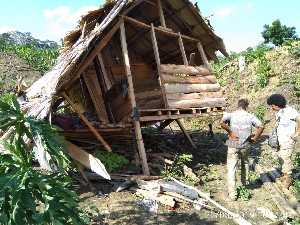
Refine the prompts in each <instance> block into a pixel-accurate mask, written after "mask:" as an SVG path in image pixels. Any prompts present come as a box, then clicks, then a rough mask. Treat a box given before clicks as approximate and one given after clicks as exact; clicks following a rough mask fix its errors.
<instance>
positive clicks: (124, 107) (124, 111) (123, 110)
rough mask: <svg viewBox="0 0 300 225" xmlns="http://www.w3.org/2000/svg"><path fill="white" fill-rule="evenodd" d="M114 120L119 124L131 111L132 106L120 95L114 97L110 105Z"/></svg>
mask: <svg viewBox="0 0 300 225" xmlns="http://www.w3.org/2000/svg"><path fill="white" fill-rule="evenodd" d="M110 107H111V111H112V114H113V116H114V120H115V121H116V122H119V121H120V120H121V119H122V118H123V117H124V116H126V115H128V114H129V113H131V111H132V109H133V108H132V105H131V103H130V100H129V99H128V98H123V97H122V93H121V94H119V95H118V96H117V97H115V98H114V99H113V100H112V101H111V104H110Z"/></svg>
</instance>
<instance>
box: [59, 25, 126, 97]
mask: <svg viewBox="0 0 300 225" xmlns="http://www.w3.org/2000/svg"><path fill="white" fill-rule="evenodd" d="M120 24H121V21H120V20H119V21H118V22H117V23H116V24H115V25H114V26H113V27H112V28H111V29H110V31H109V32H108V33H107V34H106V35H105V36H104V37H103V38H102V39H101V41H100V42H99V43H98V45H97V46H95V48H94V49H93V50H92V51H91V52H90V53H89V54H88V56H87V57H86V58H85V59H84V60H83V62H82V64H81V66H80V67H79V69H78V70H77V71H76V72H75V74H73V75H72V79H71V80H70V81H69V82H68V83H67V84H66V85H65V86H64V87H63V90H64V91H65V90H68V88H69V87H70V86H71V85H72V83H73V82H74V81H75V80H77V79H78V77H79V76H80V75H81V74H82V72H83V71H84V70H85V69H86V68H87V67H88V66H89V65H90V64H91V62H92V61H93V60H94V58H95V57H96V56H97V55H98V54H99V52H100V51H101V50H102V49H103V48H104V47H105V46H106V44H107V43H108V42H109V40H110V39H111V38H112V36H113V35H114V34H115V32H116V31H117V29H119V27H120Z"/></svg>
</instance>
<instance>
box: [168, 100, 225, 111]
mask: <svg viewBox="0 0 300 225" xmlns="http://www.w3.org/2000/svg"><path fill="white" fill-rule="evenodd" d="M168 104H169V106H170V107H171V108H179V109H186V108H193V107H221V106H226V100H225V99H224V98H211V99H207V98H205V99H191V100H180V101H177V100H168Z"/></svg>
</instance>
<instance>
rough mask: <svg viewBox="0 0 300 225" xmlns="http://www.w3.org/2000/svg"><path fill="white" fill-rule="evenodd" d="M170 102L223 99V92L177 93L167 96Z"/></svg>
mask: <svg viewBox="0 0 300 225" xmlns="http://www.w3.org/2000/svg"><path fill="white" fill-rule="evenodd" d="M166 97H167V99H168V100H177V101H179V100H190V99H204V98H222V97H223V94H222V91H215V92H201V93H189V94H184V93H176V94H167V95H166Z"/></svg>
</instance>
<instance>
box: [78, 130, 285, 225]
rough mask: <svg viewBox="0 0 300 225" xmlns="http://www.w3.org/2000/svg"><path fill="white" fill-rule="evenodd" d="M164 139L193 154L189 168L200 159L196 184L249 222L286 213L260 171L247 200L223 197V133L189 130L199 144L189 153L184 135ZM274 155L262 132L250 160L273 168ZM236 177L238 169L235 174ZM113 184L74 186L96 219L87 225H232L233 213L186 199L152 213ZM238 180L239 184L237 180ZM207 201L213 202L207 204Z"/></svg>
mask: <svg viewBox="0 0 300 225" xmlns="http://www.w3.org/2000/svg"><path fill="white" fill-rule="evenodd" d="M173 131H174V130H173ZM167 138H168V140H169V143H173V144H174V145H176V146H177V147H178V146H180V148H181V149H182V151H183V152H185V154H187V153H191V154H192V155H193V161H192V162H191V163H190V164H189V167H191V168H193V169H194V170H195V168H196V167H197V166H196V165H199V163H201V164H206V165H207V168H206V170H205V172H204V173H202V176H204V177H206V179H205V181H203V182H202V184H201V185H199V186H196V187H197V188H198V189H199V190H201V191H202V192H206V193H209V194H210V197H211V198H212V199H213V200H214V201H216V202H217V203H219V204H221V205H222V206H223V207H225V208H227V209H228V210H230V211H231V212H233V213H236V214H238V215H241V216H242V217H243V218H244V219H246V220H247V221H249V222H250V223H251V224H253V225H254V224H257V225H261V224H269V223H270V224H271V223H272V222H274V221H280V220H282V219H283V220H284V219H286V215H282V213H281V212H280V211H279V210H278V208H277V206H276V204H275V202H274V201H273V198H272V196H271V195H270V193H269V191H267V190H266V189H265V188H264V187H263V186H262V182H261V180H260V179H259V176H258V174H257V173H255V172H254V171H253V170H252V171H251V173H250V180H251V182H250V185H248V186H247V187H246V188H247V189H249V190H250V192H251V196H250V198H249V199H248V200H242V199H240V198H239V199H238V200H237V201H230V200H229V199H228V198H227V186H226V176H227V169H226V145H225V144H224V138H226V136H225V134H224V133H215V136H214V138H213V139H211V137H210V136H209V135H208V131H205V130H203V131H202V132H200V133H195V134H192V138H193V140H194V141H195V142H196V143H197V147H198V148H197V149H196V150H192V151H189V150H191V148H190V147H189V145H188V143H187V142H186V141H185V140H184V138H183V135H179V133H178V134H175V135H171V134H170V135H168V137H167ZM146 149H147V148H146ZM275 155H276V151H274V150H273V149H271V148H269V147H268V146H267V145H266V136H265V135H263V136H262V138H261V141H260V142H259V143H258V144H255V145H254V146H253V148H252V151H251V158H252V159H257V160H259V161H260V162H261V163H262V165H263V164H264V165H269V164H270V163H273V166H276V165H274V161H275ZM273 156H274V157H273ZM239 175H240V174H239V173H238V176H237V177H238V178H239V177H240V176H239ZM114 183H116V182H114V181H93V182H92V184H93V185H94V187H95V188H96V192H94V193H93V192H91V191H90V189H89V187H87V186H83V185H79V184H77V185H75V190H76V191H77V193H78V194H79V196H80V197H81V198H82V199H83V203H82V205H83V206H84V207H85V209H86V210H87V212H89V213H90V214H91V215H93V217H94V219H93V222H92V223H90V224H107V225H108V224H109V225H111V224H132V225H142V224H161V225H162V224H176V225H177V224H178V225H179V224H220V225H225V224H226V225H230V224H236V223H235V222H234V221H233V219H232V216H230V215H228V214H227V213H224V212H223V211H222V210H220V209H218V208H217V207H215V208H214V209H213V210H212V209H206V208H204V207H203V208H202V209H201V210H197V209H195V208H194V207H193V205H192V204H189V203H179V202H176V205H175V207H174V209H173V210H168V209H167V207H166V206H164V205H162V204H159V207H158V210H157V212H155V213H153V212H151V210H150V208H149V207H150V206H149V205H147V204H145V202H144V201H143V199H142V198H141V197H138V196H136V195H135V194H134V193H132V192H131V191H130V190H124V191H121V192H115V191H114V190H115V189H116V188H115V187H114ZM119 184H120V183H119ZM238 184H239V185H241V183H240V181H239V179H238ZM143 203H144V204H143ZM206 204H207V205H209V206H214V205H213V204H211V203H208V202H207V203H206ZM91 206H94V207H96V208H97V209H98V210H99V213H97V212H93V211H92V210H89V207H91ZM279 224H280V223H279Z"/></svg>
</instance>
